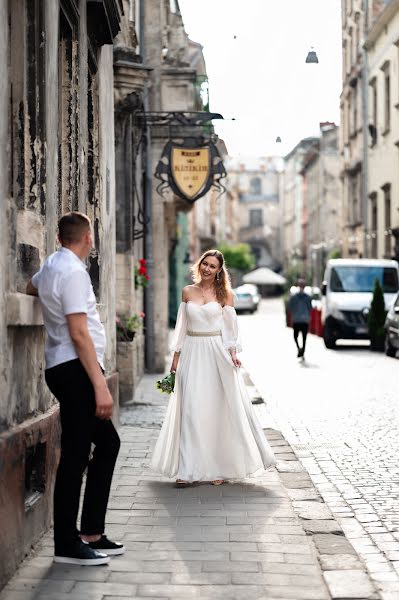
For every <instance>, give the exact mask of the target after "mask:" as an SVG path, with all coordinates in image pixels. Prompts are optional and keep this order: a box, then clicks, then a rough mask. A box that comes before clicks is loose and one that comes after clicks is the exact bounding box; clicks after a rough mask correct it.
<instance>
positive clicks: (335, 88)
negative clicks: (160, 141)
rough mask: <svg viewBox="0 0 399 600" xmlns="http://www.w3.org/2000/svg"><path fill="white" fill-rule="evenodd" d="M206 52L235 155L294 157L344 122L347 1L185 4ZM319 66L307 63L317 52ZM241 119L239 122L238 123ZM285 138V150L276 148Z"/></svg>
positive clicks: (213, 102)
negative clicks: (323, 127)
mask: <svg viewBox="0 0 399 600" xmlns="http://www.w3.org/2000/svg"><path fill="white" fill-rule="evenodd" d="M179 6H180V10H181V13H182V16H183V20H184V24H185V29H186V31H187V33H188V35H189V37H190V38H191V39H192V40H194V41H196V42H199V43H200V44H202V45H203V47H204V56H205V61H206V67H207V73H208V78H209V86H210V110H211V111H213V112H220V113H221V114H222V115H223V117H224V118H225V121H224V122H222V123H221V122H218V121H215V122H214V124H215V130H216V132H217V133H218V135H219V137H221V138H223V139H224V141H225V143H226V146H227V149H228V152H229V154H230V155H231V156H236V157H240V156H241V157H249V156H258V157H259V156H269V155H284V154H286V153H288V152H289V151H290V150H291V149H292V148H293V147H294V146H295V145H296V144H297V143H298V142H299V141H300V140H301V139H302V138H304V137H308V136H311V135H318V133H319V123H320V122H321V121H333V122H335V123H337V124H338V123H339V96H340V93H341V88H342V69H341V0H179ZM312 46H313V47H314V49H315V50H316V52H317V55H318V58H319V64H306V63H305V59H306V56H307V53H308V51H309V50H310V48H311V47H312ZM232 119H235V120H232ZM277 136H280V137H281V139H282V143H281V144H277V143H276V141H275V140H276V137H277Z"/></svg>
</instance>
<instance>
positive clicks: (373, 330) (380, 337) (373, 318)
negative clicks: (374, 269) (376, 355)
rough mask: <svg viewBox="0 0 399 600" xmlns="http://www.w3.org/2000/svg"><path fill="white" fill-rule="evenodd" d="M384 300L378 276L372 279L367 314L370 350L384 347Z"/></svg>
mask: <svg viewBox="0 0 399 600" xmlns="http://www.w3.org/2000/svg"><path fill="white" fill-rule="evenodd" d="M386 315H387V313H386V310H385V300H384V293H383V291H382V288H381V285H380V282H379V280H378V278H377V277H376V278H375V281H374V290H373V299H372V301H371V306H370V312H369V316H368V326H369V337H370V343H371V349H372V350H383V349H384V337H385V330H384V325H385V318H386Z"/></svg>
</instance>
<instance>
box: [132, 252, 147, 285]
mask: <svg viewBox="0 0 399 600" xmlns="http://www.w3.org/2000/svg"><path fill="white" fill-rule="evenodd" d="M146 264H147V261H146V260H145V258H140V260H139V264H138V266H137V267H135V269H134V287H135V288H139V287H143V288H144V287H147V285H148V282H149V281H150V277H149V275H148V273H147V267H146Z"/></svg>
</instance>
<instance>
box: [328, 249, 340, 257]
mask: <svg viewBox="0 0 399 600" xmlns="http://www.w3.org/2000/svg"><path fill="white" fill-rule="evenodd" d="M328 258H342V252H341V250H340V249H339V248H333V249H332V250H331V252H330V253H329V255H328Z"/></svg>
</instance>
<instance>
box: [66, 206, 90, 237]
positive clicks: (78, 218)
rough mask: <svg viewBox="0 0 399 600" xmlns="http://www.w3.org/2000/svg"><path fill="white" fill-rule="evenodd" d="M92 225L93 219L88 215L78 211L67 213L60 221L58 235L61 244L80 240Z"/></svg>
mask: <svg viewBox="0 0 399 600" xmlns="http://www.w3.org/2000/svg"><path fill="white" fill-rule="evenodd" d="M90 227H91V221H90V219H89V217H88V216H87V215H84V214H83V213H81V212H77V211H72V212H69V213H66V214H65V215H63V216H62V217H61V219H60V220H59V223H58V237H59V239H60V242H61V244H75V243H77V242H80V240H81V239H82V237H83V235H84V234H85V233H86V232H87V230H90Z"/></svg>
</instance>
